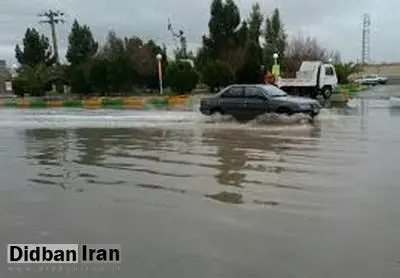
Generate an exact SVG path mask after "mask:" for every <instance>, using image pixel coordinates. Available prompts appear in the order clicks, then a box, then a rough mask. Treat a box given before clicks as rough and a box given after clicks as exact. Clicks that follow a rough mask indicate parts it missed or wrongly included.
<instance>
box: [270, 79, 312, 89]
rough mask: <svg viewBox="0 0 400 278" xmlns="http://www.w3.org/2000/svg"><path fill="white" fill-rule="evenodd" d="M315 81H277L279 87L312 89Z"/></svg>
mask: <svg viewBox="0 0 400 278" xmlns="http://www.w3.org/2000/svg"><path fill="white" fill-rule="evenodd" d="M315 85H316V84H315V81H314V80H310V79H300V78H282V79H280V80H279V81H278V86H279V87H314V86H315Z"/></svg>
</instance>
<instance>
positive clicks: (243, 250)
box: [0, 101, 400, 278]
mask: <svg viewBox="0 0 400 278" xmlns="http://www.w3.org/2000/svg"><path fill="white" fill-rule="evenodd" d="M0 131H1V132H0V154H1V158H2V159H1V162H0V164H1V167H0V181H1V183H0V240H1V243H2V244H7V243H10V242H15V243H74V242H78V243H119V244H121V245H122V248H123V261H124V262H123V264H122V265H121V268H120V269H119V270H118V271H115V270H113V271H114V273H110V271H111V270H109V269H108V270H107V269H106V270H101V271H100V270H98V269H97V270H93V269H92V270H80V271H78V272H76V273H74V274H67V270H65V269H64V271H61V272H56V273H54V272H52V271H50V270H49V271H47V272H46V273H37V272H35V270H30V271H25V272H24V270H22V271H23V272H24V273H23V274H19V273H16V272H17V271H16V270H15V269H11V270H10V269H8V268H7V266H6V265H5V264H2V265H1V268H0V271H1V277H64V276H65V277H111V275H112V276H113V277H114V276H115V277H174V278H175V277H352V278H356V277H362V278H366V277H371V278H372V277H399V275H400V218H399V212H400V202H399V198H400V187H399V178H400V172H399V170H398V169H399V165H400V155H399V152H398V149H399V147H400V139H399V138H400V113H399V112H396V111H393V110H389V109H388V108H387V107H386V108H382V105H380V104H378V105H375V106H374V103H373V102H372V101H370V102H369V103H368V105H363V106H362V109H360V107H358V108H355V109H346V110H343V109H336V110H335V109H332V110H325V111H323V113H322V114H321V115H320V117H319V119H318V120H317V121H316V122H315V123H314V124H310V123H308V121H307V120H305V119H304V118H303V117H302V116H298V117H295V118H282V117H277V116H273V115H267V116H264V117H261V118H259V119H257V120H255V121H253V122H251V123H249V124H246V125H243V124H238V123H235V122H234V121H233V120H232V119H230V118H229V117H228V118H226V117H225V118H221V117H215V118H204V117H202V116H200V115H199V114H198V113H196V112H154V111H153V112H132V111H126V112H123V111H101V110H96V111H83V110H50V111H44V110H24V111H23V110H1V111H0ZM3 253H4V252H3ZM3 257H4V255H3V254H2V261H3V262H4V258H3Z"/></svg>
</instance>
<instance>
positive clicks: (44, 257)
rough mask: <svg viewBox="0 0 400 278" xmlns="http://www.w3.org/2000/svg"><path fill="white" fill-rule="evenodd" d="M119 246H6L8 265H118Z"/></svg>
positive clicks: (119, 258)
mask: <svg viewBox="0 0 400 278" xmlns="http://www.w3.org/2000/svg"><path fill="white" fill-rule="evenodd" d="M121 255H122V254H121V246H120V245H119V244H8V245H7V263H9V264H78V263H84V264H85V263H89V264H92V263H120V262H121Z"/></svg>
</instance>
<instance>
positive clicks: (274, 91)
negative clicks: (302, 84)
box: [261, 85, 287, 97]
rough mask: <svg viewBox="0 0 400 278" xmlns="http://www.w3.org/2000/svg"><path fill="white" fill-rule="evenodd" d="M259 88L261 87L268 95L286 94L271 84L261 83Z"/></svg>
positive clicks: (281, 95) (280, 95) (282, 95)
mask: <svg viewBox="0 0 400 278" xmlns="http://www.w3.org/2000/svg"><path fill="white" fill-rule="evenodd" d="M261 88H262V89H263V92H264V93H265V94H266V95H267V96H268V97H285V96H287V94H286V93H285V92H284V91H282V90H281V89H279V88H278V87H275V86H272V85H262V86H261Z"/></svg>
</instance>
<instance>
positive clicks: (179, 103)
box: [0, 95, 191, 109]
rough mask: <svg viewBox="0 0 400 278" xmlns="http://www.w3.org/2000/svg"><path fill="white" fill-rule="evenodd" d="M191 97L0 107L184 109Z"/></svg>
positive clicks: (17, 102) (2, 103)
mask: <svg viewBox="0 0 400 278" xmlns="http://www.w3.org/2000/svg"><path fill="white" fill-rule="evenodd" d="M190 100H191V97H189V96H187V95H184V96H171V97H127V98H104V97H100V98H91V99H83V100H66V101H58V100H49V101H45V100H40V99H36V100H35V99H33V100H32V99H24V98H21V99H12V100H0V107H7V108H61V107H66V108H89V109H99V108H115V109H123V108H125V109H154V108H158V109H160V108H161V109H162V108H165V109H173V108H179V109H182V108H183V107H186V108H187V106H189V105H190V103H191V101H190Z"/></svg>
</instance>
